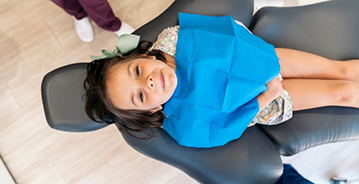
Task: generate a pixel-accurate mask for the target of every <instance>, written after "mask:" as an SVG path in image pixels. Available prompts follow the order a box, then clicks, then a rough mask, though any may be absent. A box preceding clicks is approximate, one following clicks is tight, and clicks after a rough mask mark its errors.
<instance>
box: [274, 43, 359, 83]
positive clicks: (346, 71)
mask: <svg viewBox="0 0 359 184" xmlns="http://www.w3.org/2000/svg"><path fill="white" fill-rule="evenodd" d="M276 53H277V56H278V58H279V63H280V65H281V74H282V76H283V78H307V79H336V80H352V81H356V82H359V76H357V75H359V60H349V61H335V60H329V59H326V58H324V57H321V56H318V55H315V54H311V53H308V52H303V51H298V50H293V49H285V48H276Z"/></svg>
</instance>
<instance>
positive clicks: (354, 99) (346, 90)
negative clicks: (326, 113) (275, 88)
mask: <svg viewBox="0 0 359 184" xmlns="http://www.w3.org/2000/svg"><path fill="white" fill-rule="evenodd" d="M282 85H283V89H285V90H287V91H288V93H289V96H290V97H291V99H292V106H293V111H297V110H304V109H311V108H316V107H323V106H345V107H355V108H359V83H357V82H352V81H345V80H320V79H284V80H283V81H282Z"/></svg>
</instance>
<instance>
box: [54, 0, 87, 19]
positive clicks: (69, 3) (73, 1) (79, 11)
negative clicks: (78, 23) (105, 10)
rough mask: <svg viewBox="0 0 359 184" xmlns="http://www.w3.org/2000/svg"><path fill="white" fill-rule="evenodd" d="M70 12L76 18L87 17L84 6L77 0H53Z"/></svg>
mask: <svg viewBox="0 0 359 184" xmlns="http://www.w3.org/2000/svg"><path fill="white" fill-rule="evenodd" d="M51 1H52V2H54V3H55V4H57V5H58V6H60V7H61V8H62V9H64V10H65V12H67V13H68V14H70V15H72V16H74V17H75V18H76V19H82V18H84V17H87V16H88V15H87V13H86V11H85V10H84V9H83V8H82V5H81V4H80V2H78V1H77V0H51Z"/></svg>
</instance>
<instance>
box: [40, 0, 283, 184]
mask: <svg viewBox="0 0 359 184" xmlns="http://www.w3.org/2000/svg"><path fill="white" fill-rule="evenodd" d="M178 12H185V13H197V14H205V15H231V16H233V17H234V18H235V19H237V20H239V21H242V22H243V23H244V24H245V25H247V26H248V25H249V23H250V20H251V17H252V12H253V1H252V0H222V1H218V0H177V1H175V2H174V3H173V4H172V5H171V6H170V7H169V8H168V9H167V10H166V11H165V12H163V13H162V14H161V15H160V16H159V17H157V18H156V19H154V20H152V21H151V22H149V23H148V24H146V25H144V26H143V27H141V28H140V29H138V30H136V31H135V32H134V34H137V35H140V36H141V39H145V40H150V41H154V40H155V39H156V37H157V35H158V34H159V33H160V32H161V31H162V30H163V29H164V28H165V27H168V26H174V25H177V22H178ZM85 75H86V64H85V63H79V64H73V65H68V66H64V67H62V68H59V69H56V70H54V71H52V72H50V73H49V74H47V75H46V76H45V77H44V80H43V83H42V97H43V103H44V110H45V115H46V118H47V121H48V123H49V125H50V126H51V127H52V128H54V129H57V130H64V131H72V132H76V131H77V132H78V131H91V130H96V129H99V128H102V127H104V126H106V125H102V124H98V123H94V122H92V121H90V120H89V118H88V117H87V116H86V115H85V113H84V102H83V101H82V100H81V96H82V94H83V89H82V83H83V80H84V79H85ZM155 130H156V133H155V135H154V137H153V138H151V139H150V140H139V139H136V138H133V137H131V136H130V135H128V134H127V133H125V132H121V133H122V136H123V137H124V139H125V140H126V141H127V143H128V144H129V145H130V146H132V147H133V148H134V149H136V150H137V151H139V152H141V153H143V154H144V155H147V156H149V157H151V158H154V159H157V160H160V161H163V162H165V163H167V164H170V165H172V166H175V167H177V168H178V169H181V170H182V171H184V172H185V173H187V174H188V175H189V176H191V177H192V178H194V179H196V180H197V181H199V182H201V183H244V184H245V183H248V184H252V183H274V182H275V181H276V180H278V178H279V177H280V175H281V173H282V162H281V159H280V157H279V154H278V152H277V151H276V148H275V147H274V146H273V144H272V143H271V142H270V140H269V139H268V138H267V137H266V136H265V135H264V134H263V133H262V132H261V131H260V130H259V129H258V128H257V127H252V128H249V129H248V130H246V131H245V132H244V133H243V135H242V136H241V138H240V139H238V140H234V141H232V142H230V143H228V144H226V145H225V146H221V147H217V148H211V149H197V148H187V147H184V146H180V145H179V144H178V143H177V142H176V141H174V140H173V139H172V138H171V137H170V136H169V135H168V134H167V133H166V132H165V131H160V129H159V128H157V129H155ZM136 135H137V136H139V137H141V133H136ZM263 155H265V156H263Z"/></svg>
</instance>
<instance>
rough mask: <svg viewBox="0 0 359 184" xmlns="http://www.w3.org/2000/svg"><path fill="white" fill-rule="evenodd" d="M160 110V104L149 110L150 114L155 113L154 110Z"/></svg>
mask: <svg viewBox="0 0 359 184" xmlns="http://www.w3.org/2000/svg"><path fill="white" fill-rule="evenodd" d="M160 110H162V106H158V107H155V108H152V109H151V110H150V114H153V113H155V112H157V111H160Z"/></svg>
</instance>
